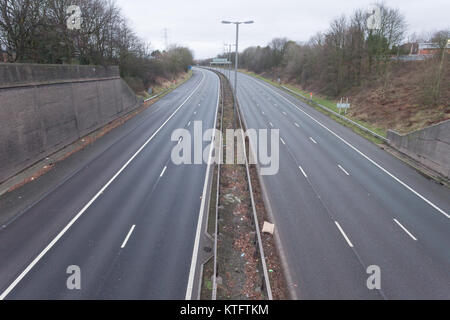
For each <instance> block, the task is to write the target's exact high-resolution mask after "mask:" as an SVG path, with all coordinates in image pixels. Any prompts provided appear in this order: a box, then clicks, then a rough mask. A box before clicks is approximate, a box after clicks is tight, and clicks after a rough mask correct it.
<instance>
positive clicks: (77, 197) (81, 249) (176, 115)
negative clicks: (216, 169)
mask: <svg viewBox="0 0 450 320" xmlns="http://www.w3.org/2000/svg"><path fill="white" fill-rule="evenodd" d="M218 90H219V79H218V77H217V75H215V74H214V73H212V72H210V71H207V70H200V69H194V74H193V77H192V78H191V79H190V80H189V81H188V82H187V83H185V84H183V85H182V86H180V87H179V88H177V89H176V90H174V91H173V92H171V93H169V94H168V95H167V96H165V97H163V98H162V99H161V100H160V101H158V102H157V103H155V104H154V105H153V106H151V107H150V108H149V109H147V110H145V111H144V112H142V113H141V114H140V115H138V116H137V117H139V121H137V122H136V121H135V122H134V124H133V125H132V126H129V127H128V128H127V129H126V130H125V133H124V134H123V135H121V136H120V137H118V138H117V139H116V141H114V143H111V145H110V146H109V147H108V148H106V150H105V151H104V152H102V153H101V154H99V155H98V156H97V157H96V158H95V159H91V161H89V162H88V163H83V164H82V165H81V166H80V168H79V170H77V171H76V172H75V173H74V174H73V175H71V176H70V177H68V178H67V179H65V181H63V182H62V183H60V184H59V185H58V186H57V187H56V188H54V189H53V191H51V192H50V193H48V194H47V195H46V196H45V197H43V198H42V199H41V200H40V201H39V202H37V203H36V204H34V205H33V206H31V207H30V208H29V209H28V210H27V211H26V212H25V213H23V214H22V215H20V216H19V217H18V218H17V219H15V220H14V221H12V222H11V223H9V224H8V225H7V226H6V227H5V228H4V229H2V230H0V298H2V299H184V298H185V297H186V294H187V291H188V290H187V287H188V283H191V282H192V281H191V280H192V279H190V278H191V273H192V272H191V269H192V267H191V264H192V261H193V260H195V257H194V258H193V252H194V251H195V250H194V245H198V243H197V242H196V241H197V238H198V237H197V234H198V228H197V225H198V220H199V211H200V207H201V204H202V194H203V190H204V185H205V175H206V170H207V165H206V164H205V163H203V164H201V165H180V166H176V165H174V164H173V163H172V161H171V151H172V148H173V147H174V146H175V144H177V142H173V141H171V135H172V132H173V131H174V130H175V129H178V128H185V129H188V130H189V131H190V132H192V131H193V126H194V125H193V124H194V121H196V120H202V121H203V127H204V129H206V128H213V127H214V123H215V116H216V110H217V104H218V92H219V91H218ZM206 145H208V143H206V142H205V143H204V146H206ZM194 263H195V261H194ZM73 265H74V266H78V267H79V268H80V271H81V282H80V283H81V290H69V289H68V288H67V279H68V278H69V276H70V275H71V274H68V273H67V268H68V267H69V266H73Z"/></svg>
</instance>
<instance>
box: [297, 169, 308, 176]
mask: <svg viewBox="0 0 450 320" xmlns="http://www.w3.org/2000/svg"><path fill="white" fill-rule="evenodd" d="M298 168H299V169H300V171H301V172H302V173H303V175H304V176H305V178H308V176H307V175H306V172H305V170H303V168H302V166H298Z"/></svg>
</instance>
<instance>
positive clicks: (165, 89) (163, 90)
mask: <svg viewBox="0 0 450 320" xmlns="http://www.w3.org/2000/svg"><path fill="white" fill-rule="evenodd" d="M191 77H192V71H189V72H186V73H184V74H182V75H181V76H180V77H178V78H177V79H176V80H175V82H170V83H171V84H170V85H159V86H154V87H153V92H152V94H149V93H148V92H146V91H145V92H140V93H139V94H138V95H137V96H138V97H140V98H142V99H144V100H145V99H148V98H151V97H153V96H155V95H158V94H159V95H160V96H159V97H158V98H162V97H164V96H165V95H166V94H168V93H169V92H171V91H173V90H174V89H176V88H177V87H179V86H181V85H182V84H183V83H185V82H186V81H188V80H189V79H190V78H191Z"/></svg>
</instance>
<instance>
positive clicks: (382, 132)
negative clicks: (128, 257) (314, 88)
mask: <svg viewBox="0 0 450 320" xmlns="http://www.w3.org/2000/svg"><path fill="white" fill-rule="evenodd" d="M239 71H240V72H242V73H245V74H247V75H249V76H252V77H254V78H257V79H260V80H263V81H265V82H267V83H269V84H271V85H273V86H275V87H277V88H280V89H282V87H281V85H280V84H278V83H276V82H275V81H272V80H270V79H267V78H265V77H263V76H261V75H258V74H255V73H254V72H251V71H248V70H242V69H241V70H239ZM283 86H285V87H286V88H289V89H290V90H292V91H294V92H297V93H299V94H300V95H302V96H303V99H302V100H303V101H304V102H306V103H307V104H308V105H310V106H311V107H313V108H315V109H316V110H318V111H320V112H322V113H323V114H325V115H327V116H329V117H330V118H332V119H333V120H335V121H336V122H338V123H340V124H342V125H344V126H346V127H348V128H350V129H352V130H353V131H354V132H356V133H358V134H359V135H361V136H363V137H364V138H366V139H368V140H370V141H372V142H374V143H376V144H380V143H383V141H382V140H381V139H378V138H377V137H375V136H373V135H371V134H369V133H367V132H365V131H363V130H361V129H360V128H358V127H357V126H355V125H352V124H351V123H349V122H346V121H344V120H342V119H340V118H338V117H336V116H335V115H333V114H332V113H331V112H327V111H326V110H324V109H322V108H320V107H319V106H317V105H316V104H321V105H322V106H324V107H326V108H328V109H330V110H332V111H334V112H338V113H339V110H338V108H337V106H336V102H335V101H332V100H329V99H326V98H324V97H321V96H313V99H312V101H313V102H314V103H311V99H310V98H309V93H308V92H306V91H304V90H301V89H299V88H297V87H296V86H293V85H291V84H283ZM287 92H288V93H289V94H291V95H292V96H294V97H296V98H298V96H296V95H294V94H292V93H291V92H289V91H287ZM346 117H347V118H349V119H350V120H352V121H354V122H356V123H358V124H360V125H362V126H364V127H366V128H367V129H369V130H371V131H373V132H375V133H377V134H379V135H380V136H382V137H384V138H386V131H385V130H383V129H381V128H378V127H375V126H373V125H371V124H369V123H367V122H365V121H362V120H359V119H355V118H353V117H350V116H346Z"/></svg>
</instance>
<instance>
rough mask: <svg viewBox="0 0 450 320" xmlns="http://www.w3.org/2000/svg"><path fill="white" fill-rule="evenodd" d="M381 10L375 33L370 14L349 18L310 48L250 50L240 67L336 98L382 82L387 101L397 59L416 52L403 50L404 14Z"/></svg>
mask: <svg viewBox="0 0 450 320" xmlns="http://www.w3.org/2000/svg"><path fill="white" fill-rule="evenodd" d="M378 7H379V8H380V18H381V20H380V24H379V28H377V29H375V30H372V29H369V28H368V27H367V17H368V15H367V13H366V12H365V11H363V10H356V11H354V13H353V14H352V15H351V16H349V17H347V16H341V17H338V18H336V19H334V20H333V21H332V22H331V23H330V26H329V28H328V30H327V31H325V32H319V33H317V34H316V35H315V36H313V37H311V38H310V39H309V41H307V42H306V43H298V42H294V41H291V40H288V39H287V38H275V39H273V40H272V41H271V42H270V43H269V44H268V45H267V46H264V47H262V46H256V47H250V48H247V49H245V50H244V51H243V52H242V53H240V55H239V59H240V67H243V68H246V69H248V70H250V71H253V72H255V73H270V74H271V75H272V77H273V79H274V80H276V79H278V78H279V77H282V78H283V79H284V80H287V81H294V82H296V83H298V84H300V85H301V86H302V87H305V88H315V89H316V90H317V91H318V92H320V93H322V94H325V95H327V96H331V97H338V96H341V95H343V94H345V93H346V91H347V90H349V89H350V88H353V87H355V86H361V85H363V84H364V83H366V82H369V81H377V82H378V83H381V86H382V88H383V90H382V94H383V95H384V94H385V92H386V91H387V90H386V89H387V88H388V86H389V80H390V76H391V72H390V68H391V65H392V63H393V62H392V56H393V55H402V54H408V53H409V50H410V46H409V47H408V46H404V45H402V41H403V39H404V38H405V32H406V22H405V19H404V17H403V16H402V14H401V13H400V12H399V10H398V9H392V8H389V7H387V6H385V5H383V4H379V5H378ZM443 33H444V34H443ZM436 37H439V38H445V42H446V40H447V39H448V37H449V33H448V32H438V33H436V35H435V37H434V38H436ZM433 40H434V39H433ZM441 42H442V41H441ZM444 48H445V46H444V47H442V48H441V49H442V50H444ZM223 56H225V55H223ZM441 69H442V68H441ZM441 76H442V75H440V74H439V75H437V77H438V78H439V77H441ZM437 83H438V85H440V83H439V81H438V82H437ZM436 96H437V97H438V96H439V94H438V93H437V94H436Z"/></svg>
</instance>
